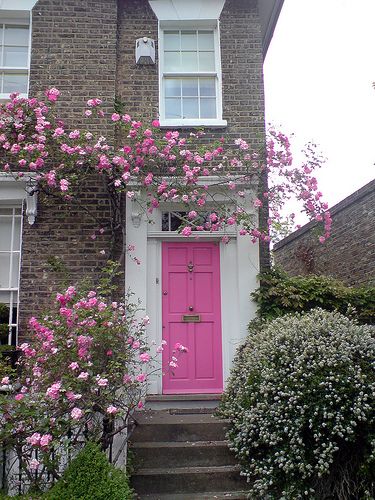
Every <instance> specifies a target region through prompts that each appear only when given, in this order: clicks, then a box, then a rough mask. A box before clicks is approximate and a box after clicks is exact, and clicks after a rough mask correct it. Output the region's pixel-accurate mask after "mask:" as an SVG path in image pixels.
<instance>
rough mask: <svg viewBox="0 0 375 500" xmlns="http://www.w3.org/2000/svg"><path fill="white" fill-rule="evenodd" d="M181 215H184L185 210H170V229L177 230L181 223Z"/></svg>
mask: <svg viewBox="0 0 375 500" xmlns="http://www.w3.org/2000/svg"><path fill="white" fill-rule="evenodd" d="M179 216H180V217H179ZM181 217H186V212H171V231H177V229H178V228H179V227H180V226H181V224H183V221H182V220H181Z"/></svg>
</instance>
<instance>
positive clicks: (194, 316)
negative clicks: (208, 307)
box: [182, 314, 201, 323]
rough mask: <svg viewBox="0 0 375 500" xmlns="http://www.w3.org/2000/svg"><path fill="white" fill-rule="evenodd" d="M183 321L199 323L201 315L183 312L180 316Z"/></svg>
mask: <svg viewBox="0 0 375 500" xmlns="http://www.w3.org/2000/svg"><path fill="white" fill-rule="evenodd" d="M182 322H183V323H200V322H201V317H200V315H199V314H184V315H183V316H182Z"/></svg>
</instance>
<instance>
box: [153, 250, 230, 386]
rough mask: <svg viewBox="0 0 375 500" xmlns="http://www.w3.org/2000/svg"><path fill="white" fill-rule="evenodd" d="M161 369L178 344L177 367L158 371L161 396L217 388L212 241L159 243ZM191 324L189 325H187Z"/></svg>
mask: <svg viewBox="0 0 375 500" xmlns="http://www.w3.org/2000/svg"><path fill="white" fill-rule="evenodd" d="M162 259H163V262H162V264H163V273H162V294H163V295H162V297H163V306H162V308H163V311H162V314H163V339H164V340H166V342H167V345H166V347H165V349H164V351H163V366H164V367H165V366H166V364H168V361H169V360H170V359H171V357H172V356H174V353H173V348H174V345H175V344H176V343H177V342H179V343H180V344H183V345H184V346H186V347H187V348H188V350H189V352H188V353H187V354H179V355H178V361H177V364H178V368H169V369H168V370H164V371H165V372H166V373H165V375H164V376H163V393H164V394H181V393H220V392H222V390H223V373H222V349H221V307H220V303H221V301H220V251H219V245H218V244H217V243H163V257H162ZM193 321H195V322H193Z"/></svg>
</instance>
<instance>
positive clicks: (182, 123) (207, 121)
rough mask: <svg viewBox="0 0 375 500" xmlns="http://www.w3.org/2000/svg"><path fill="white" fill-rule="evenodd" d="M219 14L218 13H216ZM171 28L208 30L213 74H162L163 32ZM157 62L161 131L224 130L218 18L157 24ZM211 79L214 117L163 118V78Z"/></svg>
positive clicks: (182, 72)
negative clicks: (214, 93) (212, 80)
mask: <svg viewBox="0 0 375 500" xmlns="http://www.w3.org/2000/svg"><path fill="white" fill-rule="evenodd" d="M220 12H221V10H220ZM171 28H175V29H177V30H181V29H184V28H193V29H195V30H198V29H209V30H212V31H213V34H214V49H215V71H208V72H207V71H196V72H190V71H189V72H184V71H181V72H165V71H164V31H165V30H166V29H171ZM158 41H159V43H158V60H159V122H160V127H161V128H197V127H208V128H225V127H226V126H227V121H226V120H223V95H222V94H223V88H222V71H221V49H220V23H219V20H218V17H217V18H215V20H214V21H213V20H211V21H207V22H205V21H202V20H198V19H196V20H195V21H180V22H179V23H176V21H169V22H167V21H159V25H158ZM205 76H211V77H215V79H216V85H215V87H216V96H215V101H216V118H178V119H171V118H166V117H165V104H164V99H165V97H164V81H165V78H167V77H176V78H184V77H196V78H199V77H205Z"/></svg>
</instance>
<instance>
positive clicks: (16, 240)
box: [13, 217, 21, 250]
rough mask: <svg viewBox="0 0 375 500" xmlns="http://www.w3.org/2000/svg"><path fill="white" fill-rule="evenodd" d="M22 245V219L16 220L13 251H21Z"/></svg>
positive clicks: (17, 218)
mask: <svg viewBox="0 0 375 500" xmlns="http://www.w3.org/2000/svg"><path fill="white" fill-rule="evenodd" d="M20 243H21V217H15V218H14V234H13V250H19V249H20Z"/></svg>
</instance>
